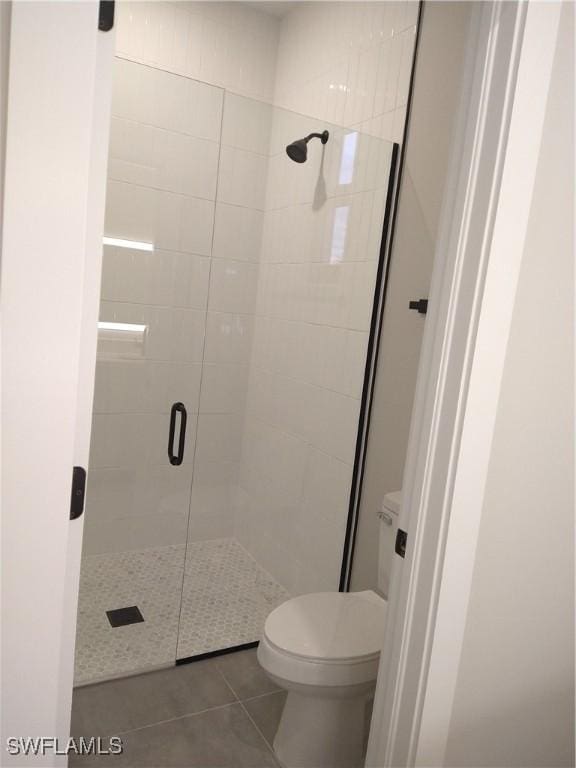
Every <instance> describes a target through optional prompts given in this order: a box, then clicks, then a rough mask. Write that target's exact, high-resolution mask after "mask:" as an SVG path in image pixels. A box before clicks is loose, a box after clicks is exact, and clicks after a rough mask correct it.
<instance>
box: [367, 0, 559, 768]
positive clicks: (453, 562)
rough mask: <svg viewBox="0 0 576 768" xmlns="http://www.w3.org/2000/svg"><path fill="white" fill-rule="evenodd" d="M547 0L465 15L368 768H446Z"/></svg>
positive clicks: (541, 76)
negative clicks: (403, 545) (464, 45)
mask: <svg viewBox="0 0 576 768" xmlns="http://www.w3.org/2000/svg"><path fill="white" fill-rule="evenodd" d="M551 8H552V4H538V3H536V2H530V3H499V2H491V3H486V4H479V7H478V8H477V9H476V10H475V11H474V14H473V18H472V24H471V37H470V45H469V51H470V52H469V56H468V60H467V67H466V71H465V77H464V83H465V85H464V87H463V99H462V103H461V105H460V110H459V119H458V123H457V125H458V130H457V132H456V136H457V137H458V143H457V146H455V147H454V151H453V156H452V160H451V167H450V172H449V175H448V185H447V189H448V193H447V196H446V200H445V204H444V209H443V215H442V224H441V228H440V237H439V244H438V248H437V252H436V259H435V264H434V273H433V278H432V285H431V291H430V304H429V308H430V309H429V313H428V319H427V324H426V329H425V335H424V342H423V347H422V355H421V361H420V370H419V376H418V386H417V392H416V400H415V408H414V414H413V418H412V425H411V431H410V440H409V448H408V456H407V462H406V470H405V477H404V488H403V491H404V493H403V509H402V513H403V514H404V515H406V517H407V518H408V520H409V525H408V532H409V535H408V550H407V554H406V560H405V561H403V566H402V565H399V562H398V560H396V562H395V564H394V569H393V576H392V587H391V599H390V604H389V607H388V624H387V628H386V633H385V640H384V651H383V652H382V656H381V661H380V670H379V676H378V681H377V689H376V698H375V704H374V712H373V717H372V723H371V732H370V740H369V745H368V753H367V760H366V765H367V766H374V767H376V766H378V767H381V766H395V765H403V766H410V765H415V764H418V765H442V764H443V759H444V752H445V746H446V739H447V734H448V727H449V723H450V716H451V712H452V702H453V695H454V687H455V682H456V673H457V669H458V663H459V651H460V648H461V643H462V635H463V629H464V624H465V619H466V609H467V604H468V596H469V590H470V581H471V575H472V569H473V564H474V555H475V546H476V534H477V529H478V521H479V517H480V512H481V505H482V497H483V488H484V482H485V477H486V469H487V464H488V460H489V455H490V446H491V437H492V431H493V426H494V419H495V414H496V409H497V404H498V395H499V388H500V380H501V376H502V370H503V365H504V358H505V352H506V345H507V340H508V331H509V327H510V321H511V316H512V310H513V303H514V297H515V292H516V284H517V281H518V273H519V267H520V263H521V256H522V250H523V248H522V246H523V242H524V237H525V231H526V221H527V216H528V212H529V206H530V202H531V196H532V189H533V184H534V175H535V168H536V162H537V158H538V150H539V145H540V138H541V132H542V123H543V118H544V111H545V105H546V96H547V91H548V87H549V82H550V72H551V67H552V61H553V55H554V48H555V42H556V34H557V27H558V19H559V13H560V11H559V8H556V9H555V10H554V9H553V8H552V10H551ZM547 11H548V16H547V15H546V12H547ZM527 115H528V116H529V118H528V119H527ZM509 138H510V141H509ZM486 342H488V344H487V343H486ZM479 406H481V407H480V408H479ZM474 409H476V410H475V411H474ZM479 411H480V412H479ZM482 420H483V424H482V423H481V422H482ZM472 426H474V428H475V431H474V433H473V434H472ZM479 427H481V433H480V435H479V434H478V428H479ZM472 437H473V438H474V439H472ZM463 491H466V492H465V493H464V492H463ZM471 504H472V505H473V509H472V510H471ZM456 524H459V528H458V527H457V525H456ZM463 530H464V531H465V534H466V540H465V542H464V544H465V546H464V547H463V546H462V532H463ZM447 555H449V556H450V559H448V557H447ZM445 558H446V560H445ZM446 566H449V568H450V570H449V571H447V570H446ZM448 579H449V580H448ZM440 619H443V620H444V624H443V625H439V624H438V622H439V620H440ZM455 625H456V628H455ZM439 629H440V630H442V629H443V631H439ZM439 642H440V643H443V646H442V648H441V650H442V653H443V655H442V656H440V655H438V656H437V658H436V661H435V664H434V665H432V666H431V661H432V660H433V656H432V654H433V652H434V653H435V654H437V652H438V644H439ZM447 665H448V666H449V667H450V668H449V670H448V672H449V673H450V675H449V679H448V680H447V678H446V674H447ZM433 684H435V686H434V685H433ZM433 696H434V701H433V702H432V697H433ZM424 714H426V718H423V715H424Z"/></svg>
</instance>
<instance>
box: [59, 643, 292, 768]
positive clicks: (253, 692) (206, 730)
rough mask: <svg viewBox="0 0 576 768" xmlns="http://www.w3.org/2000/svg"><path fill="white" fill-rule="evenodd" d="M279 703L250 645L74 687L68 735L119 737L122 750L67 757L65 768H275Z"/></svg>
mask: <svg viewBox="0 0 576 768" xmlns="http://www.w3.org/2000/svg"><path fill="white" fill-rule="evenodd" d="M284 701H285V693H284V692H283V691H280V690H278V688H277V687H276V686H275V685H274V684H273V683H272V682H271V681H270V680H269V679H268V677H267V676H266V675H265V673H264V672H263V671H262V670H261V669H260V666H259V664H258V661H257V659H256V651H255V650H248V651H239V652H236V653H231V654H228V655H225V656H219V657H216V658H214V659H208V660H205V661H197V662H194V663H192V664H186V665H182V666H179V667H174V668H171V669H167V670H163V671H159V672H150V673H147V674H144V675H137V676H135V677H128V678H124V679H122V680H112V681H110V682H106V683H98V684H96V685H89V686H85V687H82V688H77V689H76V690H75V691H74V700H73V705H72V735H73V736H75V737H79V736H84V737H87V738H89V737H92V736H102V737H109V736H112V735H114V736H120V737H121V738H122V741H123V745H124V752H123V754H121V755H116V756H113V755H110V756H100V757H93V756H82V757H81V756H71V758H70V762H69V765H70V766H84V767H85V768H88V766H98V767H99V768H102V767H103V766H110V768H114V767H115V766H118V767H120V766H130V767H131V768H144V767H145V766H149V767H150V768H171V767H172V766H179V767H180V768H276V766H277V763H276V761H275V758H274V753H273V750H272V741H273V739H274V735H275V733H276V729H277V727H278V722H279V720H280V715H281V714H282V707H283V706H284Z"/></svg>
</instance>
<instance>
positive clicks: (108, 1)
mask: <svg viewBox="0 0 576 768" xmlns="http://www.w3.org/2000/svg"><path fill="white" fill-rule="evenodd" d="M113 26H114V0H100V8H99V11H98V29H99V30H100V31H101V32H110V30H111V29H112V27H113Z"/></svg>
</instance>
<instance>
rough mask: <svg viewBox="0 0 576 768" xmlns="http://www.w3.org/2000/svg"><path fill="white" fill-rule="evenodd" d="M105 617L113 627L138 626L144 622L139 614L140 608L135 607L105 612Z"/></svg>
mask: <svg viewBox="0 0 576 768" xmlns="http://www.w3.org/2000/svg"><path fill="white" fill-rule="evenodd" d="M106 616H108V621H109V622H110V624H111V625H112V626H113V627H125V626H126V625H127V624H138V623H140V622H141V621H144V616H142V614H141V613H140V608H138V606H137V605H131V606H130V607H129V608H116V609H115V610H113V611H106Z"/></svg>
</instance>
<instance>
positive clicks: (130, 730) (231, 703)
mask: <svg viewBox="0 0 576 768" xmlns="http://www.w3.org/2000/svg"><path fill="white" fill-rule="evenodd" d="M237 704H241V702H240V701H229V702H228V703H227V704H218V705H217V706H215V707H206V709H200V710H198V712H187V713H186V714H184V715H178V716H177V717H169V718H167V719H166V720H158V721H157V722H154V723H147V724H146V725H140V726H138V728H128V729H127V730H125V731H116V732H115V733H114V734H113V735H114V736H126V735H127V734H129V733H138V732H139V731H144V730H146V729H147V728H154V727H155V726H157V725H166V724H167V723H173V722H175V721H176V720H185V719H186V718H187V717H196V716H197V715H205V714H206V713H207V712H215V711H216V710H218V709H226V708H227V707H235V706H236V705H237Z"/></svg>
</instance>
